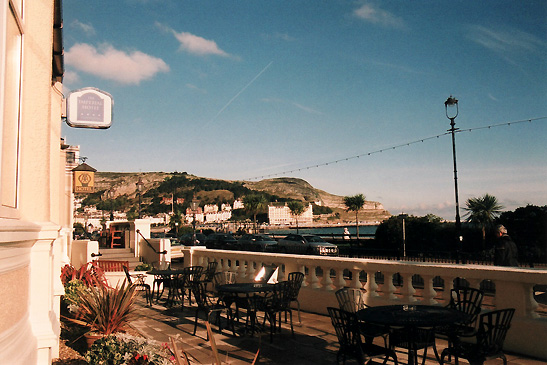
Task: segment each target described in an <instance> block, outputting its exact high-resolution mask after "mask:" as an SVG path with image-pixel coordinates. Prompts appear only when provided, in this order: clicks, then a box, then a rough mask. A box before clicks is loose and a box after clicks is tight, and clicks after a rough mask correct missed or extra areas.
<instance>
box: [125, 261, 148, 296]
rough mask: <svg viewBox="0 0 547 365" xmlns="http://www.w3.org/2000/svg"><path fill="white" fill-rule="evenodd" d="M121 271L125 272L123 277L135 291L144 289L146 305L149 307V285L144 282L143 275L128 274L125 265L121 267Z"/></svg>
mask: <svg viewBox="0 0 547 365" xmlns="http://www.w3.org/2000/svg"><path fill="white" fill-rule="evenodd" d="M123 271H124V272H125V277H126V278H127V282H128V283H129V284H130V285H132V286H134V287H135V288H136V289H144V293H145V294H144V295H145V298H146V305H148V306H151V305H152V295H151V294H150V285H149V284H146V283H145V282H144V275H143V274H134V275H131V274H130V273H129V269H128V268H127V266H125V265H124V266H123ZM133 279H135V281H133Z"/></svg>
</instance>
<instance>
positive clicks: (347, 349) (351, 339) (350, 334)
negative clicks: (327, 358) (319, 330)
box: [327, 307, 398, 365]
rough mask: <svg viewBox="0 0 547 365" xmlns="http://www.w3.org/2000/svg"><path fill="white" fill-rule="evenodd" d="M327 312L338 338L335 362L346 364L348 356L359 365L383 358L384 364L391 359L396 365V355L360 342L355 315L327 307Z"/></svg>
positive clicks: (387, 350)
mask: <svg viewBox="0 0 547 365" xmlns="http://www.w3.org/2000/svg"><path fill="white" fill-rule="evenodd" d="M327 311H328V312H329V316H330V319H331V323H332V326H333V327H334V330H335V331H336V337H338V344H339V350H338V353H337V354H336V362H337V363H339V362H340V358H341V359H342V363H343V364H345V363H346V357H348V356H350V357H353V358H354V359H356V360H357V362H358V363H359V364H365V361H368V360H370V359H373V358H380V357H383V358H384V364H385V363H386V362H387V360H388V358H390V357H391V358H393V361H394V362H395V364H396V365H397V364H398V362H397V355H396V354H395V352H394V351H393V350H391V349H389V348H387V347H382V346H378V345H375V344H372V343H363V342H362V341H361V333H360V328H359V327H360V326H359V322H358V320H357V317H356V315H355V313H351V312H346V311H344V310H341V309H338V308H334V307H328V308H327Z"/></svg>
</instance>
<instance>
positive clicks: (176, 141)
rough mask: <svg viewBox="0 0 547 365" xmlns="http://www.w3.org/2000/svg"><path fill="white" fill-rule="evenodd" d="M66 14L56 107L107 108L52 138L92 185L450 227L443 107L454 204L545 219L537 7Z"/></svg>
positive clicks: (184, 4)
mask: <svg viewBox="0 0 547 365" xmlns="http://www.w3.org/2000/svg"><path fill="white" fill-rule="evenodd" d="M63 6H64V8H63V11H64V47H65V67H66V73H65V78H64V87H65V94H67V93H68V92H69V91H70V90H75V89H79V88H82V87H96V88H99V89H101V90H104V91H107V92H108V93H110V94H112V96H113V98H114V121H113V124H112V127H111V128H110V129H107V130H91V129H74V128H70V127H68V126H67V125H64V126H63V135H65V136H66V138H67V142H68V143H69V144H75V145H80V147H81V154H82V156H86V157H88V160H87V163H88V164H90V165H91V166H93V167H94V168H96V169H98V170H99V171H125V172H139V171H142V172H145V171H165V172H173V171H179V172H182V171H186V172H188V173H190V174H195V175H198V176H203V177H210V178H220V179H231V180H243V179H251V178H253V179H254V180H257V178H258V179H260V178H261V177H262V176H264V177H266V176H267V177H281V176H291V177H298V178H302V179H305V180H307V181H308V182H309V183H310V184H312V185H313V186H314V187H316V188H319V189H322V190H325V191H327V192H330V193H333V194H338V195H354V194H359V193H362V194H364V195H365V196H366V198H367V200H374V201H379V202H381V203H383V204H384V206H385V208H386V209H388V210H389V211H390V212H391V213H393V214H398V213H401V212H405V213H409V214H415V215H425V214H428V213H433V214H437V215H439V216H442V217H445V218H447V219H454V215H455V213H454V180H453V164H452V143H451V138H450V136H449V135H445V133H446V131H447V130H448V129H449V128H450V125H449V124H450V122H449V120H448V119H447V117H446V115H445V109H444V101H445V100H446V99H447V98H448V97H449V96H450V95H453V96H454V97H456V98H457V99H458V100H459V115H458V117H457V118H456V127H458V128H460V129H461V130H462V132H459V133H457V134H456V149H457V167H458V184H459V195H460V204H461V206H462V207H464V206H465V201H466V200H467V199H468V198H470V197H477V196H480V195H483V194H485V193H489V194H492V195H495V196H496V197H497V198H498V200H499V201H500V202H501V203H502V204H503V205H504V206H505V207H506V209H511V210H512V209H515V208H516V207H519V206H525V205H526V204H535V205H545V204H547V164H546V156H547V143H546V139H547V119H546V118H544V117H547V102H546V101H547V100H546V99H547V37H546V36H547V2H545V1H499V0H497V1H450V2H449V1H433V0H431V1H311V0H310V1H299V0H291V1H259V0H256V1H243V0H242V1H220V0H217V1H207V0H204V1H182V0H117V1H103V0H95V1H84V0H65V1H64V2H63ZM535 118H539V119H535ZM529 119H534V120H533V121H531V122H525V123H511V125H510V126H507V125H504V126H498V127H492V128H486V129H476V128H478V127H482V126H488V125H499V124H503V123H508V122H518V121H522V120H529ZM469 129H473V130H472V131H470V132H468V131H465V130H469ZM437 135H440V137H439V138H433V139H426V138H428V137H432V136H437ZM422 139H425V140H424V142H419V143H411V144H410V145H408V146H407V145H406V144H407V143H409V142H415V141H420V140H422ZM400 145H403V146H402V147H397V148H395V149H393V148H392V147H394V146H400ZM380 150H383V152H381V153H380V152H377V151H380ZM372 152H374V153H372ZM368 153H371V154H370V155H368ZM355 156H360V157H359V158H351V157H355ZM346 158H348V160H347V161H346ZM337 160H341V161H339V162H337V163H329V164H328V165H326V163H327V162H331V161H337ZM316 165H319V167H314V166H316ZM308 167H310V168H308ZM298 170H300V171H298ZM464 213H465V211H464V210H463V209H462V212H461V214H462V216H463V215H464Z"/></svg>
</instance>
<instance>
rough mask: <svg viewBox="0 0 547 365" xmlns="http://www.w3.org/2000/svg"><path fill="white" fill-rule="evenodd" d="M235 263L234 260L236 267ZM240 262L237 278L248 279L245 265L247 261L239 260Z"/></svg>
mask: <svg viewBox="0 0 547 365" xmlns="http://www.w3.org/2000/svg"><path fill="white" fill-rule="evenodd" d="M235 261H236V260H234V265H235ZM237 261H239V266H238V267H237V276H238V278H240V279H245V278H246V277H247V275H246V274H245V271H246V270H247V266H246V265H245V262H246V261H245V260H241V259H239V260H237Z"/></svg>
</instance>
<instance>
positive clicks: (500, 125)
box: [245, 116, 547, 180]
mask: <svg viewBox="0 0 547 365" xmlns="http://www.w3.org/2000/svg"><path fill="white" fill-rule="evenodd" d="M544 119H547V116H545V117H538V118H530V119H523V120H517V121H512V122H503V123H498V124H491V125H487V126H482V127H475V128H465V129H457V130H456V131H455V132H456V133H462V132H472V131H476V130H480V129H492V128H498V127H507V126H510V125H513V124H520V123H531V122H535V121H538V120H544ZM449 134H450V131H447V132H445V133H441V134H437V135H436V136H431V137H426V138H420V139H417V140H415V141H412V142H407V143H402V144H398V145H395V146H391V147H387V148H382V149H379V150H375V151H370V152H365V153H362V154H359V155H354V156H349V157H345V158H340V159H338V160H333V161H328V162H322V163H318V164H313V165H308V166H304V167H298V168H295V169H292V170H285V171H281V172H277V173H272V174H266V175H261V176H255V177H251V178H248V179H245V180H258V179H267V178H270V177H275V176H279V175H287V174H292V173H294V172H299V171H304V170H310V169H315V168H319V167H323V166H328V165H332V164H337V163H339V162H344V161H349V160H353V159H357V158H361V157H365V156H371V155H374V154H377V153H382V152H384V151H391V150H396V149H399V148H402V147H409V146H411V145H413V144H417V143H423V142H425V141H428V140H431V139H437V138H440V137H443V136H446V135H449Z"/></svg>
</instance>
